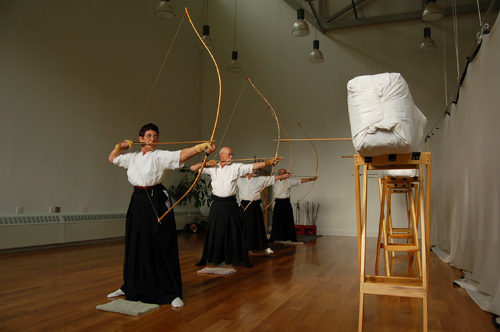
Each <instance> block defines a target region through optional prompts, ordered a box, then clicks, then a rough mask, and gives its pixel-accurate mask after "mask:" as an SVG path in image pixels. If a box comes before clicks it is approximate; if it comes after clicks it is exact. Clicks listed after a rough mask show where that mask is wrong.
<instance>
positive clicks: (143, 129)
mask: <svg viewBox="0 0 500 332" xmlns="http://www.w3.org/2000/svg"><path fill="white" fill-rule="evenodd" d="M148 130H154V131H156V133H157V134H158V135H160V130H159V129H158V126H157V125H155V124H154V123H147V124H145V125H144V126H142V127H141V129H140V130H139V136H140V137H144V134H145V133H146V131H148Z"/></svg>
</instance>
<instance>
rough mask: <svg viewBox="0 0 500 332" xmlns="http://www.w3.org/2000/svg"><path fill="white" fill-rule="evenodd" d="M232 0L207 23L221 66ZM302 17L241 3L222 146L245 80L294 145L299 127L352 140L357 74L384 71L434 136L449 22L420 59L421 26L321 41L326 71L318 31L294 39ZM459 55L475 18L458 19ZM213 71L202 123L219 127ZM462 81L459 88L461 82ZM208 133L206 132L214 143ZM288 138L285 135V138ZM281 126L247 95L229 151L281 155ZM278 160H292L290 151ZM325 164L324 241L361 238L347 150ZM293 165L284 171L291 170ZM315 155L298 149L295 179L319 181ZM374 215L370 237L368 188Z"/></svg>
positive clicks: (214, 7) (326, 146) (318, 196)
mask: <svg viewBox="0 0 500 332" xmlns="http://www.w3.org/2000/svg"><path fill="white" fill-rule="evenodd" d="M233 15H234V1H232V0H218V1H211V2H210V7H209V16H208V22H209V23H210V25H211V34H212V40H213V41H214V44H215V47H216V49H215V53H216V56H217V59H218V60H219V63H220V64H221V66H223V67H225V66H227V64H228V63H229V60H230V55H231V51H232V49H233ZM295 19H296V12H295V11H294V10H293V9H292V8H290V7H289V6H288V5H287V4H286V3H285V2H284V1H265V0H254V1H238V11H237V27H236V49H237V50H238V51H239V57H240V60H241V65H242V67H243V71H242V73H240V74H231V73H228V72H224V73H223V75H224V76H223V85H224V92H223V112H224V113H223V119H224V122H223V123H222V125H221V126H222V127H221V128H220V130H219V134H218V137H217V138H218V139H219V140H220V138H221V135H222V132H223V129H224V127H225V123H226V122H227V120H228V117H229V114H230V113H231V111H232V110H233V108H234V105H235V100H236V98H237V95H238V93H239V89H240V87H241V86H242V84H243V82H244V74H248V75H249V76H250V77H251V78H252V80H253V82H254V83H255V84H256V85H257V87H258V88H259V89H260V90H261V91H262V92H263V93H264V95H265V96H266V97H267V98H268V99H269V100H270V102H271V103H272V105H273V107H274V108H275V109H276V110H277V111H278V116H279V120H280V123H281V125H282V126H284V127H285V128H286V130H287V132H288V133H289V134H290V136H291V137H303V134H302V133H301V132H300V130H299V128H298V126H297V122H298V121H300V122H301V123H302V125H303V126H304V128H305V129H306V131H307V132H308V134H309V135H310V136H311V137H318V138H321V137H350V136H351V134H350V127H349V119H348V113H347V102H346V98H347V94H346V84H347V81H348V80H349V79H351V78H353V77H356V76H359V75H367V74H376V73H381V72H400V73H402V74H403V76H404V77H405V79H406V81H407V83H408V85H409V87H410V90H411V92H412V95H413V98H414V101H415V103H416V104H417V106H418V107H419V108H420V109H421V110H422V112H423V113H424V114H425V115H426V116H427V118H428V120H429V121H428V123H429V125H428V129H430V128H431V126H432V124H433V123H434V122H435V121H436V120H437V119H438V118H439V116H440V115H441V114H442V113H443V112H444V108H445V93H444V83H443V82H444V78H443V77H444V75H443V51H444V47H443V46H442V45H443V42H442V39H443V33H442V26H443V23H442V22H439V23H437V24H433V25H432V35H433V38H434V40H435V41H436V43H437V45H438V49H437V51H436V52H434V53H430V54H421V53H419V51H418V46H419V43H420V41H421V39H422V38H423V28H424V24H423V23H422V22H420V21H408V22H402V23H394V24H383V25H372V26H365V27H357V28H350V29H341V30H335V31H332V32H329V33H328V35H322V34H321V33H319V32H318V33H317V38H318V39H319V41H320V49H321V50H322V52H323V54H324V56H325V62H324V63H322V64H309V63H308V62H307V61H306V58H307V55H308V53H309V51H310V50H311V49H312V42H313V40H314V34H315V33H314V28H312V33H311V35H309V36H307V37H301V38H297V37H293V36H291V34H290V32H291V27H292V24H293V22H294V20H295ZM459 26H460V33H459V36H460V43H459V45H460V53H461V54H462V58H463V54H465V53H467V52H468V51H469V49H470V47H471V46H472V45H471V43H472V38H473V37H474V33H475V30H474V29H475V28H476V26H477V18H476V17H475V16H474V15H466V16H461V17H460V18H459ZM444 27H445V30H446V33H447V37H446V38H447V45H448V44H450V43H452V42H453V41H452V31H453V30H452V29H451V20H449V19H447V20H445V22H444ZM447 54H448V56H447V58H450V59H449V60H448V65H447V68H449V70H448V77H449V79H448V80H449V89H448V90H449V91H450V92H451V93H454V91H455V86H456V85H454V83H453V81H452V80H453V77H454V76H456V74H455V73H453V72H452V71H451V70H452V69H453V68H454V67H453V66H454V62H452V61H454V49H451V46H450V45H448V46H447ZM212 67H213V66H212V65H211V64H210V63H209V62H208V61H205V62H204V76H203V78H204V84H203V88H204V98H203V122H204V123H207V124H210V123H212V122H213V117H214V114H215V113H214V108H215V107H214V105H215V103H216V100H215V98H216V96H217V94H216V91H215V87H214V84H213V82H214V80H215V77H216V76H215V74H214V72H213V68H212ZM455 82H456V81H455ZM209 128H210V126H209V125H206V126H203V128H202V129H203V131H204V134H205V135H207V130H208V129H209ZM282 136H283V134H282ZM274 138H276V127H275V122H274V120H273V119H272V117H271V115H270V114H269V112H268V111H267V110H266V107H265V105H264V103H263V102H262V100H261V99H260V97H258V96H256V94H255V93H254V92H253V91H252V90H251V89H250V88H247V89H246V91H245V92H244V93H243V96H242V97H241V100H240V102H239V105H238V108H237V110H236V112H235V115H234V117H233V120H232V124H231V126H230V128H229V129H228V134H227V135H226V138H225V139H224V142H223V145H230V146H232V147H233V149H234V152H235V154H236V156H237V157H240V156H241V157H243V156H253V155H254V153H256V154H257V155H265V156H269V155H272V154H273V153H274V149H275V142H273V141H272V139H274ZM282 146H283V147H282V148H281V150H280V155H283V156H285V157H287V156H288V153H289V152H288V146H286V145H285V144H283V145H282ZM317 148H318V151H319V156H320V164H319V182H318V183H317V184H316V186H315V187H314V189H313V191H312V193H311V194H310V195H309V197H307V198H306V200H312V201H316V202H319V203H320V212H319V217H318V227H319V229H318V232H319V233H320V234H331V235H355V234H356V223H355V220H356V219H355V201H354V199H355V195H354V178H353V177H352V174H353V165H352V159H341V158H340V157H341V156H342V155H352V154H353V147H352V143H349V142H343V143H338V142H335V143H334V142H320V143H317ZM288 164H289V162H288V160H284V161H283V162H282V165H284V166H285V167H288ZM314 170H315V155H314V151H313V149H312V147H311V146H310V145H309V143H296V144H294V145H293V163H292V172H294V173H296V174H300V175H313V174H314ZM369 184H370V185H371V191H370V194H369V197H370V199H371V202H372V206H371V208H370V211H369V216H371V217H372V218H371V223H369V230H368V233H369V234H371V235H374V234H376V227H377V221H376V220H377V216H378V209H376V208H375V207H376V205H377V203H376V201H377V200H378V193H377V189H376V181H375V179H373V180H370V182H369ZM309 186H310V184H307V185H304V186H302V187H300V188H295V189H294V190H293V195H292V201H294V200H296V199H298V198H300V197H302V196H303V194H304V193H305V192H306V191H307V190H308V189H309V188H308V187H309Z"/></svg>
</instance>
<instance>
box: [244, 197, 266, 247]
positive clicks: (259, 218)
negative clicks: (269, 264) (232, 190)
mask: <svg viewBox="0 0 500 332" xmlns="http://www.w3.org/2000/svg"><path fill="white" fill-rule="evenodd" d="M248 203H250V201H245V200H242V201H241V207H240V211H241V213H242V215H243V231H244V234H245V239H246V243H247V249H248V250H253V251H259V250H264V249H267V248H268V247H269V246H268V243H267V235H266V228H265V225H264V216H263V214H262V207H261V206H260V203H261V200H258V201H253V202H252V204H250V206H249V207H248V209H247V210H246V211H244V209H245V207H246V206H247V205H248Z"/></svg>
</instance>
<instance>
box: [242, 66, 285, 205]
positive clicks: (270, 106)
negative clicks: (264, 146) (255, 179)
mask: <svg viewBox="0 0 500 332" xmlns="http://www.w3.org/2000/svg"><path fill="white" fill-rule="evenodd" d="M245 77H246V79H247V80H248V83H250V85H251V86H252V88H253V89H254V90H255V92H257V94H258V95H259V96H260V97H261V98H262V99H263V100H264V101H265V103H266V104H267V108H268V110H269V111H270V112H271V115H272V116H273V118H274V120H275V122H276V130H277V133H278V141H277V144H276V152H275V153H274V158H278V153H279V149H280V141H279V140H280V138H281V126H280V122H279V120H278V115H277V114H276V111H275V110H274V108H273V106H272V105H271V103H270V102H269V100H267V98H266V97H265V96H264V95H263V94H262V92H260V90H259V89H257V87H256V86H255V84H254V83H253V82H252V80H251V79H250V77H249V76H248V75H246V76H245ZM275 167H276V165H274V164H273V166H272V168H271V173H270V174H271V176H272V174H273V172H274V168H275ZM270 181H271V177H269V179H267V180H266V183H264V186H263V187H262V189H261V190H260V191H259V192H258V193H257V194H256V195H255V196H254V197H253V198H252V200H251V201H250V202H249V203H248V204H247V206H245V208H244V209H243V211H246V210H247V209H248V207H249V206H250V204H252V202H253V201H255V199H256V198H258V197H260V194H261V193H262V191H263V190H264V189H265V188H266V187H267V186H268V184H269V182H270Z"/></svg>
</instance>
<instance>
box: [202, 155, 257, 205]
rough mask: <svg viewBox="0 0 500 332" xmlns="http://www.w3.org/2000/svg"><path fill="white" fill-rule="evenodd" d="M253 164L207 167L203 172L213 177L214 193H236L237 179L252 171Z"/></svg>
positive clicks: (226, 194)
mask: <svg viewBox="0 0 500 332" xmlns="http://www.w3.org/2000/svg"><path fill="white" fill-rule="evenodd" d="M252 171H253V164H240V163H234V164H230V165H226V166H224V167H221V166H220V165H217V167H205V168H203V174H208V175H210V177H211V178H212V182H211V185H212V193H213V194H214V195H215V196H219V197H229V196H233V195H236V181H237V180H238V178H240V177H242V176H244V175H247V174H249V173H252Z"/></svg>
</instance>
